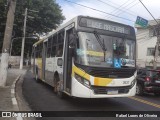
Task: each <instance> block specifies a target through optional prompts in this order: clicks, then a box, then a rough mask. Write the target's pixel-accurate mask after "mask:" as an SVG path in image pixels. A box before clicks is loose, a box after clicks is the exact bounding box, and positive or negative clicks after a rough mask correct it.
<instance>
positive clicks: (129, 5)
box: [56, 0, 160, 26]
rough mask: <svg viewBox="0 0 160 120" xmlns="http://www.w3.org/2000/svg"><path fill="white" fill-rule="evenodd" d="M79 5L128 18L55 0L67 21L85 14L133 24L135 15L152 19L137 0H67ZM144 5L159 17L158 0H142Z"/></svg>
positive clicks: (159, 0) (159, 3) (159, 5)
mask: <svg viewBox="0 0 160 120" xmlns="http://www.w3.org/2000/svg"><path fill="white" fill-rule="evenodd" d="M68 1H72V2H75V3H78V4H81V5H85V6H88V7H91V8H94V9H97V10H100V11H103V12H106V13H110V14H113V15H116V16H119V17H123V18H126V19H129V20H124V19H120V18H117V17H113V16H111V15H107V14H104V13H102V12H98V11H94V10H91V9H88V8H85V7H82V6H79V5H76V4H73V3H70V2H67V1H65V0H56V2H57V3H58V4H59V5H60V6H61V9H62V10H63V15H64V16H65V17H66V20H65V21H64V22H63V23H65V22H67V21H68V20H70V19H72V18H73V17H75V16H77V15H85V16H92V17H98V18H102V19H107V20H113V21H117V22H120V23H125V24H128V25H131V26H134V22H135V21H136V17H137V16H141V17H143V18H145V19H147V20H151V19H153V18H152V17H151V15H150V14H149V13H148V12H147V10H146V9H145V8H144V7H143V5H142V4H141V3H140V2H139V0H68ZM142 2H143V3H144V4H145V6H146V7H147V8H148V9H149V11H150V12H151V13H152V14H153V16H154V17H155V18H156V19H158V18H160V0H142Z"/></svg>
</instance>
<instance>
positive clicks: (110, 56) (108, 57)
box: [76, 32, 135, 68]
mask: <svg viewBox="0 0 160 120" xmlns="http://www.w3.org/2000/svg"><path fill="white" fill-rule="evenodd" d="M98 36H99V37H97V34H95V33H87V32H78V37H79V41H78V43H77V48H76V62H77V63H79V64H82V65H87V66H94V67H113V68H121V67H135V41H133V40H129V39H126V38H119V37H113V36H107V35H101V34H98Z"/></svg>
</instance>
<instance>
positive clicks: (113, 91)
mask: <svg viewBox="0 0 160 120" xmlns="http://www.w3.org/2000/svg"><path fill="white" fill-rule="evenodd" d="M107 94H109V95H115V94H118V90H108V91H107Z"/></svg>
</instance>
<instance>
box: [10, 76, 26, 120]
mask: <svg viewBox="0 0 160 120" xmlns="http://www.w3.org/2000/svg"><path fill="white" fill-rule="evenodd" d="M20 77H21V75H19V76H18V77H17V78H16V79H15V81H14V82H13V84H12V86H11V100H12V104H13V108H14V110H15V111H19V107H18V102H17V99H16V95H15V89H16V82H17V81H18V80H19V78H20ZM16 119H17V120H23V118H22V117H19V116H18V117H16Z"/></svg>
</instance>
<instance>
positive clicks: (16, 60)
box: [9, 56, 21, 66]
mask: <svg viewBox="0 0 160 120" xmlns="http://www.w3.org/2000/svg"><path fill="white" fill-rule="evenodd" d="M20 58H21V57H20V56H10V58H9V63H10V64H12V65H13V66H16V65H19V64H20Z"/></svg>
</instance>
